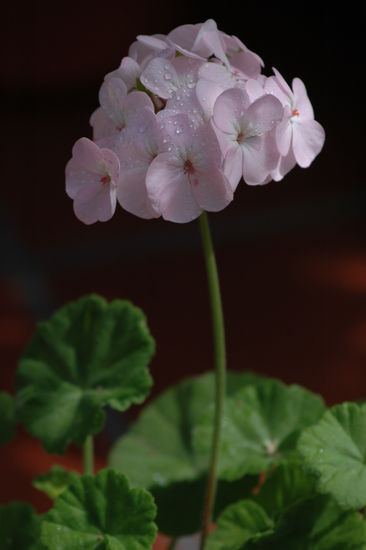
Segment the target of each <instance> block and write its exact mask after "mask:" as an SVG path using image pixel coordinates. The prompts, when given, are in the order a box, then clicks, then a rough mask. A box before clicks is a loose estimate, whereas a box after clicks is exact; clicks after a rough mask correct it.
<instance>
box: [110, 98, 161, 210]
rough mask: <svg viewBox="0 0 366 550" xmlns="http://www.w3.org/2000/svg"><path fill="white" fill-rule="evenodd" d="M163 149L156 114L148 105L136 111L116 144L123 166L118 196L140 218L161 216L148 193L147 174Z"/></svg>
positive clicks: (124, 206) (125, 206)
mask: <svg viewBox="0 0 366 550" xmlns="http://www.w3.org/2000/svg"><path fill="white" fill-rule="evenodd" d="M163 148H164V143H163V137H162V133H161V131H160V130H159V127H158V123H157V120H156V116H155V114H154V113H153V112H152V111H151V110H150V109H149V108H147V107H145V108H143V109H141V110H140V111H139V112H138V113H136V115H135V116H134V117H133V119H132V120H131V124H130V125H129V127H128V129H127V130H126V132H125V133H124V135H123V138H122V139H121V140H120V141H119V142H118V143H117V144H116V149H115V151H116V154H117V156H118V158H119V161H120V165H121V178H120V184H119V186H118V189H117V199H118V202H119V204H120V205H121V206H122V208H124V209H125V210H127V212H130V213H131V214H134V215H135V216H139V217H140V218H145V219H149V218H156V217H158V216H160V213H159V211H157V210H156V209H154V207H153V205H152V203H151V200H150V199H149V197H148V195H147V190H146V173H147V170H148V168H149V166H150V164H151V162H152V161H153V160H154V158H155V157H156V156H157V155H158V154H159V153H160V152H161V151H163Z"/></svg>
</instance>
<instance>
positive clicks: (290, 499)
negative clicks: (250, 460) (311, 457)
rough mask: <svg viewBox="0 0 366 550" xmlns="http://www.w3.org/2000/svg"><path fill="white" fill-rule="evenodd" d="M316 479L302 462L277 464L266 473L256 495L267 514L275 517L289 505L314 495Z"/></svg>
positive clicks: (257, 500)
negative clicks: (265, 477)
mask: <svg viewBox="0 0 366 550" xmlns="http://www.w3.org/2000/svg"><path fill="white" fill-rule="evenodd" d="M315 484H316V480H315V478H314V476H312V475H310V474H309V473H308V472H307V471H306V470H305V468H304V467H303V465H302V463H300V462H288V463H283V464H279V465H278V466H277V467H276V468H275V469H274V470H272V471H271V472H269V473H268V475H267V479H266V480H265V482H264V484H263V486H262V487H261V489H260V491H259V494H258V495H257V497H256V499H255V500H256V502H258V503H259V504H261V505H262V506H263V508H264V509H265V510H266V512H267V513H268V514H269V516H271V517H273V518H277V517H278V516H279V515H282V514H283V513H284V512H285V511H286V510H288V509H289V508H291V506H293V505H295V504H297V503H299V502H301V501H302V500H306V499H308V498H310V497H312V496H314V495H315V493H316V491H315Z"/></svg>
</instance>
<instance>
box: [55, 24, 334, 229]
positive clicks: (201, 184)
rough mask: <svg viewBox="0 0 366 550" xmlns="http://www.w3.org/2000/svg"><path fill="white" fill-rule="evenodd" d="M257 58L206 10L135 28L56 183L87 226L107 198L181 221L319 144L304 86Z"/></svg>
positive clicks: (304, 162)
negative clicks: (178, 22) (201, 17)
mask: <svg viewBox="0 0 366 550" xmlns="http://www.w3.org/2000/svg"><path fill="white" fill-rule="evenodd" d="M262 67H263V62H262V60H261V58H260V57H259V56H258V55H257V54H255V53H253V52H252V51H250V50H249V49H248V48H247V47H246V46H245V45H244V44H243V43H242V42H241V41H240V40H239V39H238V38H236V37H235V36H229V35H227V34H225V33H224V32H222V31H219V30H218V29H217V26H216V23H215V22H214V21H213V20H212V19H210V20H208V21H206V22H205V23H202V24H196V25H183V26H180V27H178V28H176V29H174V30H173V31H172V32H170V33H169V34H168V35H161V34H157V35H154V36H138V37H137V41H136V42H134V43H133V44H132V45H131V46H130V49H129V52H128V56H127V57H124V58H123V59H122V62H121V65H120V67H119V68H118V69H117V70H115V71H113V72H111V73H109V74H107V75H106V77H105V79H104V82H103V84H102V86H101V89H100V92H99V100H100V107H99V108H98V109H97V110H96V111H95V112H94V113H93V114H92V116H91V119H90V123H91V125H92V127H93V141H91V140H89V139H88V138H81V139H79V140H78V141H77V142H76V144H75V146H74V148H73V156H72V159H71V160H70V161H69V162H68V164H67V167H66V191H67V193H68V195H69V196H70V197H71V198H72V199H74V211H75V214H76V216H77V217H78V218H79V219H80V220H81V221H83V222H84V223H86V224H90V223H93V222H96V221H98V220H99V221H106V220H108V219H110V218H111V217H112V215H113V214H114V212H115V209H116V203H117V201H118V202H119V204H120V205H121V206H122V207H123V208H124V209H125V210H127V211H128V212H131V213H132V214H135V215H137V216H139V217H141V218H156V217H159V216H162V217H163V218H164V219H166V220H170V221H173V222H179V223H183V222H189V221H191V220H193V219H195V218H197V217H198V216H199V215H200V214H201V213H202V211H203V210H207V211H212V212H216V211H219V210H222V209H223V208H225V207H226V206H227V205H228V204H229V203H230V202H231V201H232V199H233V193H234V191H235V189H236V187H237V185H238V183H239V181H240V180H241V178H243V180H244V181H245V182H246V183H247V184H248V185H262V184H265V183H268V182H269V181H271V180H272V179H273V180H275V181H279V180H281V179H282V178H283V177H284V175H285V174H287V173H288V172H289V171H290V170H291V169H292V168H293V167H294V166H295V165H296V163H297V164H298V165H299V166H301V167H304V168H305V167H307V166H309V165H310V163H311V162H312V161H313V160H314V158H315V157H316V155H317V154H318V153H319V151H320V150H321V148H322V146H323V142H324V130H323V128H322V126H321V125H320V124H319V123H318V122H316V121H315V120H314V114H313V109H312V106H311V103H310V101H309V99H308V96H307V94H306V89H305V86H304V84H303V83H302V81H301V80H300V79H299V78H295V79H294V80H293V82H292V89H291V87H290V86H289V85H288V84H287V83H286V82H285V80H284V78H283V77H282V76H281V74H280V73H279V72H278V71H277V70H276V69H273V75H272V76H269V77H266V76H264V75H263V74H262V73H261V70H262Z"/></svg>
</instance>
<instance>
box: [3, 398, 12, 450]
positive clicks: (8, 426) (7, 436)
mask: <svg viewBox="0 0 366 550" xmlns="http://www.w3.org/2000/svg"><path fill="white" fill-rule="evenodd" d="M14 435H15V415H14V402H13V398H12V397H11V395H9V394H8V393H6V392H0V445H5V443H8V442H9V441H11V439H13V437H14Z"/></svg>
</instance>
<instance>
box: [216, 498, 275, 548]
mask: <svg viewBox="0 0 366 550" xmlns="http://www.w3.org/2000/svg"><path fill="white" fill-rule="evenodd" d="M272 528H273V521H272V520H271V519H270V518H269V517H268V516H267V514H266V512H265V511H264V509H263V508H262V507H261V506H260V505H259V504H257V503H256V502H253V501H251V500H241V501H239V502H235V503H234V504H231V505H230V506H228V507H227V508H226V509H225V510H224V512H223V513H222V514H221V515H220V516H219V518H218V520H217V528H216V530H215V531H214V532H213V533H211V535H210V536H209V537H208V540H207V550H239V549H240V548H241V547H242V546H243V544H244V543H245V542H246V541H247V540H249V539H250V538H252V537H253V536H257V535H258V534H263V533H268V532H272Z"/></svg>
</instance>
